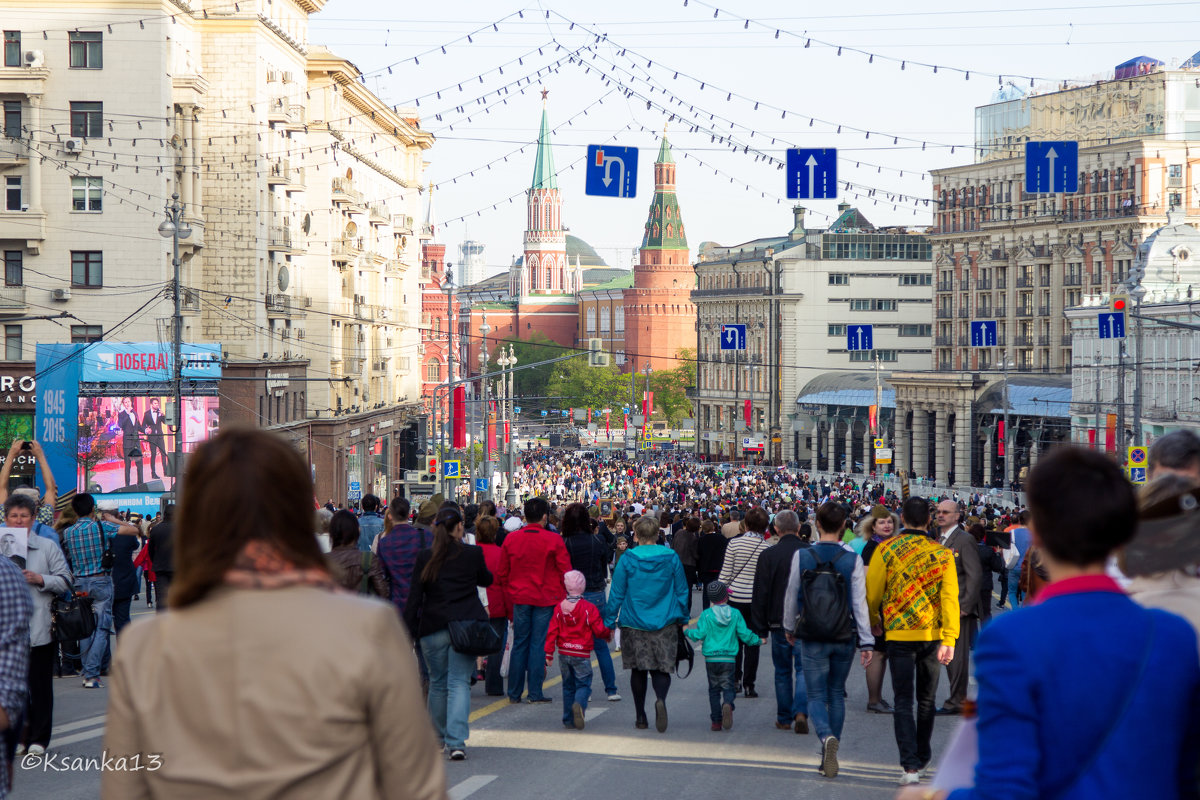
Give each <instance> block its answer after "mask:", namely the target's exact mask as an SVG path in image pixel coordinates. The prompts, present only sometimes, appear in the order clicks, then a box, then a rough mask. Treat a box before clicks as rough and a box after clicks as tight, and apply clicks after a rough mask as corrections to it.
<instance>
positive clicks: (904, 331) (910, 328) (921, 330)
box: [898, 325, 933, 336]
mask: <svg viewBox="0 0 1200 800" xmlns="http://www.w3.org/2000/svg"><path fill="white" fill-rule="evenodd" d="M898 335H900V336H932V335H933V326H932V325H901V326H900V332H899V334H898Z"/></svg>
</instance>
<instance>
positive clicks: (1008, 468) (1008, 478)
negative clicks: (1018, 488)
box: [1000, 355, 1016, 502]
mask: <svg viewBox="0 0 1200 800" xmlns="http://www.w3.org/2000/svg"><path fill="white" fill-rule="evenodd" d="M1000 366H1001V368H1002V369H1003V370H1004V491H1006V492H1009V491H1012V482H1013V455H1014V454H1013V449H1012V440H1013V435H1012V429H1011V428H1010V427H1009V425H1008V371H1009V370H1010V369H1012V368H1013V367H1015V366H1016V364H1014V363H1013V362H1012V361H1011V360H1010V359H1009V358H1008V356H1007V355H1003V356H1001V357H1000ZM1013 501H1014V502H1015V501H1016V494H1015V493H1014V494H1013Z"/></svg>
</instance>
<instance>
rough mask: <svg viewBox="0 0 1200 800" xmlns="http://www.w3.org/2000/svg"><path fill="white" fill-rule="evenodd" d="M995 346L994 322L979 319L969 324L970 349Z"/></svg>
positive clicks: (992, 320)
mask: <svg viewBox="0 0 1200 800" xmlns="http://www.w3.org/2000/svg"><path fill="white" fill-rule="evenodd" d="M995 346H996V320H994V319H981V320H977V321H975V322H972V323H971V347H995Z"/></svg>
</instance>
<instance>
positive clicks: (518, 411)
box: [513, 406, 521, 414]
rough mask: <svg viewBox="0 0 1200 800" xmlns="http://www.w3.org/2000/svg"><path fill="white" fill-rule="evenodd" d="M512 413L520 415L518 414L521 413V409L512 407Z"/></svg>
mask: <svg viewBox="0 0 1200 800" xmlns="http://www.w3.org/2000/svg"><path fill="white" fill-rule="evenodd" d="M513 413H514V414H520V413H521V407H520V406H513Z"/></svg>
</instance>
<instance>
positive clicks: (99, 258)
mask: <svg viewBox="0 0 1200 800" xmlns="http://www.w3.org/2000/svg"><path fill="white" fill-rule="evenodd" d="M71 285H72V286H75V287H79V288H92V289H95V288H99V287H101V286H103V285H104V253H102V252H101V251H99V250H72V251H71Z"/></svg>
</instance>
